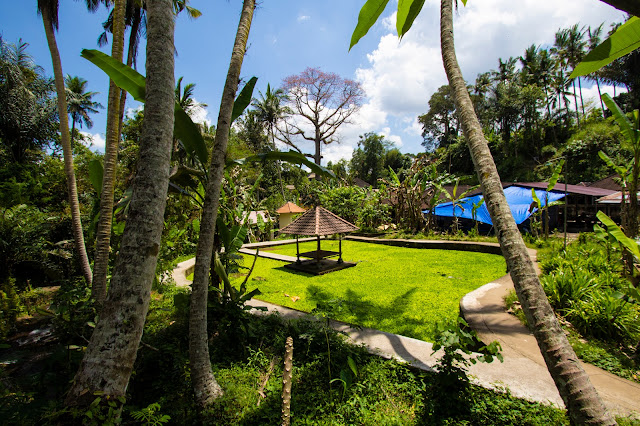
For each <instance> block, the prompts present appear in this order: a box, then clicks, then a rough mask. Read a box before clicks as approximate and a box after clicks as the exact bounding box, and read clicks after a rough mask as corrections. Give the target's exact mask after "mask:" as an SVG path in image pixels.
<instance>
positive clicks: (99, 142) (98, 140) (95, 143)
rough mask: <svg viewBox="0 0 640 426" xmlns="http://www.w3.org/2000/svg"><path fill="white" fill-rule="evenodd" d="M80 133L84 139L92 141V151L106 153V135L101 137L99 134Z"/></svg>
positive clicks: (90, 146)
mask: <svg viewBox="0 0 640 426" xmlns="http://www.w3.org/2000/svg"><path fill="white" fill-rule="evenodd" d="M80 133H81V134H82V135H83V136H84V137H86V138H88V139H89V140H90V145H89V148H90V149H91V150H92V151H95V152H100V153H104V147H105V145H106V142H105V140H104V135H101V134H99V133H96V134H92V133H87V132H80Z"/></svg>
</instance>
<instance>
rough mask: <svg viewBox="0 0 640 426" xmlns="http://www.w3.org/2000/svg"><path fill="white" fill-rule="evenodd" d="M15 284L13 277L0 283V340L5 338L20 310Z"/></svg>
mask: <svg viewBox="0 0 640 426" xmlns="http://www.w3.org/2000/svg"><path fill="white" fill-rule="evenodd" d="M15 286H16V281H15V280H14V279H13V278H8V279H7V280H5V281H4V282H2V283H1V284H0V340H4V339H6V337H7V335H8V334H9V332H10V331H11V330H12V329H13V327H14V326H15V323H16V318H17V317H18V313H19V312H20V298H19V297H18V293H17V292H16V288H15Z"/></svg>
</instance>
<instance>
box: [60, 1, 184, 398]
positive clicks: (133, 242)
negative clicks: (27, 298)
mask: <svg viewBox="0 0 640 426" xmlns="http://www.w3.org/2000/svg"><path fill="white" fill-rule="evenodd" d="M148 6H149V9H148V13H149V17H148V18H149V27H148V41H147V63H146V65H147V78H146V101H145V109H144V122H143V130H142V140H141V143H140V154H139V156H140V161H139V163H138V171H137V174H136V178H135V180H134V183H133V194H132V197H131V203H130V205H129V214H128V217H127V223H126V226H125V230H124V234H123V235H122V243H121V247H120V252H119V255H118V259H117V261H116V265H115V268H114V272H113V277H112V279H111V288H110V291H109V296H108V297H107V299H106V300H105V303H104V305H103V307H102V310H101V312H100V319H99V321H98V324H97V325H96V328H95V330H94V332H93V335H92V336H91V340H90V341H89V344H88V345H87V350H86V351H85V354H84V358H83V360H82V363H81V364H80V368H79V370H78V372H77V374H76V376H75V380H74V382H73V385H72V387H71V390H70V391H69V393H68V394H67V398H66V401H65V403H66V404H67V405H87V404H89V403H90V402H92V401H93V400H94V399H95V397H96V396H95V395H96V393H100V394H101V395H102V396H103V397H107V396H112V397H118V396H124V395H125V392H126V389H127V384H128V382H129V377H130V375H131V371H132V369H133V363H134V361H135V358H136V353H137V350H138V344H139V342H140V338H141V336H142V330H143V326H144V322H145V318H146V315H147V311H148V308H149V298H150V292H151V285H152V283H153V279H154V277H155V271H156V262H157V258H158V251H159V246H160V237H161V235H162V226H163V219H164V209H165V207H166V197H167V187H168V183H169V165H170V161H171V140H172V135H173V117H174V105H175V97H174V77H173V73H174V66H173V65H174V55H173V52H174V50H173V29H174V15H173V12H172V8H171V1H170V0H154V1H151V2H149V5H148Z"/></svg>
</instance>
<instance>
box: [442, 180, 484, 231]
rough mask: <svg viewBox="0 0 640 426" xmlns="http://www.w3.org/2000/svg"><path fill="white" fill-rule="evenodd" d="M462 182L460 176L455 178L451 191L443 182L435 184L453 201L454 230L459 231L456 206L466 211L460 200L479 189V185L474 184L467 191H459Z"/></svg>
mask: <svg viewBox="0 0 640 426" xmlns="http://www.w3.org/2000/svg"><path fill="white" fill-rule="evenodd" d="M459 184H460V178H458V179H456V180H455V183H454V185H453V189H452V190H451V192H449V191H447V190H446V189H445V188H444V187H443V186H442V185H441V184H439V183H436V184H435V186H436V188H438V189H439V190H440V191H441V192H442V193H443V194H444V196H445V197H446V198H447V199H448V200H449V201H451V205H452V206H453V225H452V226H453V232H458V217H457V216H456V207H458V208H460V210H461V211H463V212H464V206H463V205H462V204H460V201H461V200H462V199H463V198H464V197H466V196H467V194H469V193H470V192H472V191H475V190H476V189H478V187H479V185H476V186H472V187H470V188H468V189H467V190H466V191H463V192H461V193H458V186H459Z"/></svg>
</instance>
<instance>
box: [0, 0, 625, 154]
mask: <svg viewBox="0 0 640 426" xmlns="http://www.w3.org/2000/svg"><path fill="white" fill-rule="evenodd" d="M60 3H61V5H60V29H59V31H58V33H57V38H58V46H59V49H60V53H61V56H62V67H63V71H64V73H65V74H71V75H77V76H80V77H82V78H84V79H86V80H88V81H89V90H91V91H96V92H100V95H98V96H97V97H96V99H97V100H98V101H99V102H101V103H102V104H103V105H104V106H105V107H106V105H107V100H106V98H107V92H108V80H107V78H106V77H105V75H104V74H102V72H101V71H100V70H98V69H97V68H95V67H94V66H93V65H92V64H90V63H89V62H88V61H86V60H85V59H82V58H81V57H80V51H81V50H82V49H84V48H86V49H93V48H98V47H97V42H96V41H97V38H98V36H99V34H100V33H101V32H102V26H101V23H102V22H103V21H104V20H105V19H106V16H107V11H106V9H105V8H104V7H102V8H101V9H100V10H99V11H98V12H97V13H95V14H90V13H88V12H87V11H86V9H85V7H84V2H82V1H70V0H62V1H61V2H60ZM362 4H364V0H323V1H317V0H316V1H311V0H298V1H290V0H280V1H273V0H272V1H263V2H260V4H259V6H258V9H257V10H256V13H255V16H254V20H253V25H252V28H251V34H250V39H249V49H248V52H247V55H246V58H245V61H244V65H243V70H242V76H243V77H244V78H245V79H248V78H250V77H251V76H257V77H258V85H257V90H259V91H261V92H264V91H265V89H266V85H267V83H270V84H271V86H274V87H278V86H280V84H281V82H282V79H283V78H285V77H286V76H288V75H292V74H297V73H300V72H301V71H303V70H304V69H305V68H306V67H320V68H321V69H322V70H323V71H326V72H335V73H337V74H339V75H341V76H343V77H345V78H349V79H354V80H356V81H358V82H360V83H361V84H362V87H363V89H364V91H365V94H366V96H367V97H366V99H365V104H364V106H363V108H362V109H361V111H360V113H359V114H358V116H357V117H356V118H355V120H354V123H353V124H351V125H349V126H346V127H345V128H344V129H343V130H342V131H341V142H340V144H332V145H329V146H328V147H326V149H325V151H324V156H325V160H327V161H328V160H334V161H335V160H337V159H339V158H349V157H350V156H351V152H352V150H353V147H354V146H355V145H356V144H357V141H358V136H359V135H361V134H363V133H365V132H370V131H373V132H378V133H382V134H384V135H385V136H386V137H387V138H388V139H389V140H391V141H392V142H394V143H395V144H396V145H397V146H398V147H399V148H400V149H401V150H402V151H403V152H413V153H417V152H420V151H421V150H422V147H421V146H420V143H421V141H422V137H421V136H420V131H421V129H420V126H419V125H418V124H417V121H416V119H417V116H418V115H420V114H423V113H425V112H426V111H427V109H428V104H427V103H428V101H429V98H430V96H431V94H433V93H434V92H435V91H436V90H437V89H438V87H440V86H441V85H443V84H446V76H445V74H444V69H443V67H442V60H441V57H440V51H439V29H438V25H439V23H438V18H439V11H438V9H439V2H438V1H436V0H427V1H426V2H425V6H424V9H423V12H422V13H421V15H420V16H419V18H418V19H417V20H416V22H415V24H414V27H413V28H412V30H411V31H410V32H409V34H408V35H407V36H406V37H405V38H404V39H403V40H402V42H399V41H398V39H397V37H396V35H395V30H394V27H395V13H394V10H395V9H396V8H397V1H395V0H391V1H390V2H389V5H388V7H387V10H386V11H385V12H384V13H383V15H382V17H381V20H379V22H378V23H377V24H376V25H375V26H374V27H373V28H372V29H371V31H370V32H369V34H367V36H365V37H364V38H363V39H362V40H361V41H360V42H359V44H358V45H356V46H355V47H354V48H353V49H352V50H351V52H349V51H348V46H349V41H350V37H351V33H352V31H353V28H354V27H355V24H356V22H357V17H358V12H359V10H360V7H361V6H362ZM190 5H191V6H193V7H195V8H197V9H199V10H200V11H201V12H202V16H201V17H200V18H198V19H195V20H191V19H188V18H187V17H186V15H185V14H184V13H183V14H181V16H179V18H178V20H177V24H176V49H177V52H178V56H177V58H176V78H178V77H180V76H184V80H183V81H184V82H185V83H187V82H189V83H195V84H196V89H195V98H196V99H197V100H198V101H199V102H204V103H206V104H208V107H207V109H206V110H205V111H202V113H201V115H200V117H201V118H202V119H206V120H209V121H211V122H213V123H215V121H216V119H217V111H218V108H219V103H220V96H221V90H222V86H223V85H224V79H225V76H226V71H227V67H228V63H229V58H230V55H231V47H232V44H233V39H234V37H235V30H236V27H237V24H238V19H239V14H240V9H241V5H242V2H241V1H239V0H235V1H220V0H218V1H212V0H208V1H207V0H191V2H190ZM623 18H624V15H623V14H622V13H621V12H619V11H617V10H615V9H613V8H611V7H610V6H607V5H605V4H604V3H601V2H600V1H597V0H571V1H569V0H560V1H557V0H519V1H517V2H514V1H513V0H470V1H469V2H468V3H467V7H462V5H461V4H460V10H459V12H458V14H457V15H456V16H455V18H454V21H455V23H454V25H455V33H456V49H457V53H458V58H459V61H460V65H461V67H462V70H463V73H464V75H465V78H466V79H467V81H469V82H473V81H474V80H475V77H476V75H477V74H478V73H479V72H483V71H488V70H490V69H494V68H496V67H497V62H498V58H507V57H509V56H518V55H521V54H522V53H523V51H524V49H525V48H526V47H527V46H529V45H531V44H536V45H548V44H551V43H552V42H553V37H554V34H555V32H556V31H557V30H558V28H560V27H567V26H570V25H572V24H574V23H578V22H579V23H580V24H581V25H590V26H592V27H595V26H597V25H599V24H600V23H601V22H605V28H606V29H607V30H608V28H609V24H610V23H612V22H617V21H621V20H623ZM0 34H2V37H3V39H4V40H5V41H8V42H12V43H17V42H18V39H20V38H22V40H23V41H25V42H27V43H29V48H28V52H29V53H30V54H31V55H32V56H33V57H34V58H35V61H36V63H37V64H39V65H41V66H42V67H43V68H44V69H45V71H46V73H47V74H48V75H52V74H53V72H52V67H51V57H50V55H49V50H48V48H47V44H46V39H45V35H44V29H43V25H42V21H41V19H40V18H39V17H38V16H37V14H36V1H35V0H33V1H24V2H23V1H21V2H10V1H6V0H5V1H2V2H0ZM102 50H103V51H105V52H106V53H109V52H110V47H109V46H106V47H104V48H102ZM138 69H139V70H141V72H142V73H143V74H144V46H142V47H141V51H140V55H139V67H138ZM586 86H587V92H588V93H594V89H589V87H590V86H591V83H587V84H586ZM583 87H584V85H583ZM257 94H258V92H257V91H256V93H255V95H257ZM137 106H138V105H137V104H136V103H135V102H133V101H128V103H127V107H128V108H135V107H137ZM93 119H94V122H95V125H94V127H93V128H92V129H86V128H85V129H83V130H84V131H88V132H90V133H91V134H93V135H95V136H94V141H95V145H96V147H97V148H98V149H99V147H100V144H101V143H102V140H103V138H104V131H105V126H106V122H105V120H106V112H105V111H103V112H102V113H100V114H97V115H95V116H94V117H93ZM302 148H303V150H307V152H311V147H305V146H302Z"/></svg>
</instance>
